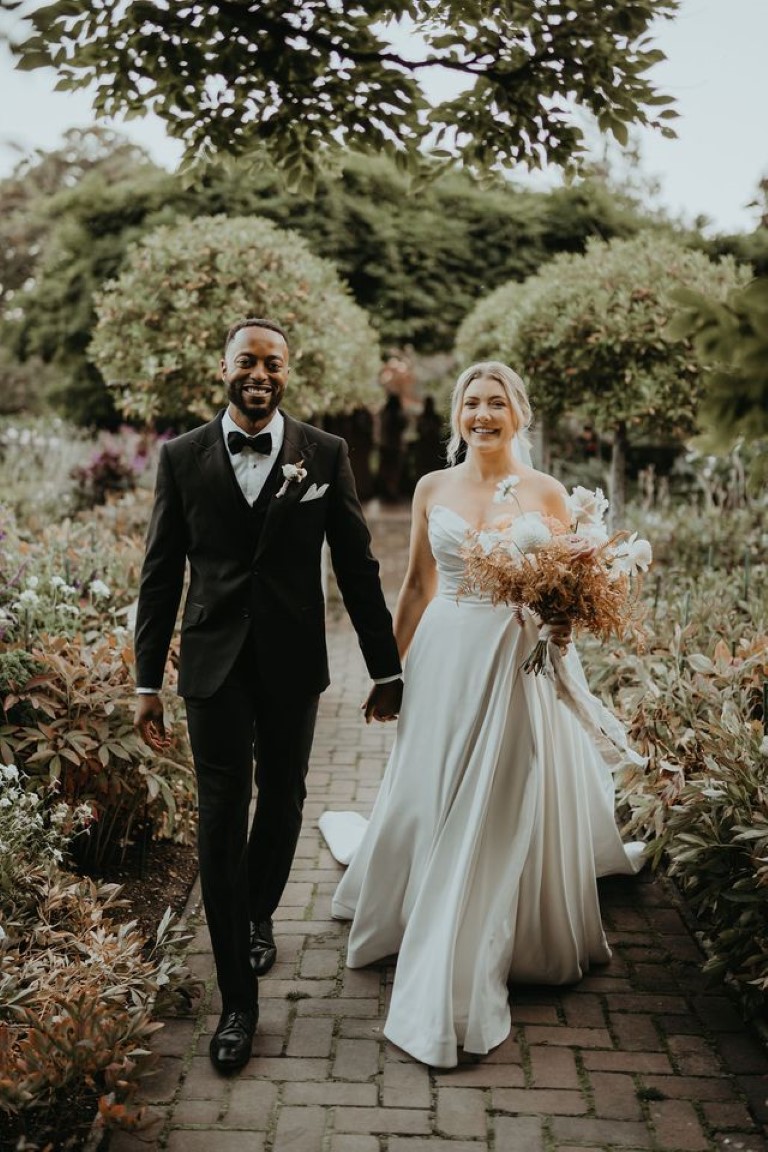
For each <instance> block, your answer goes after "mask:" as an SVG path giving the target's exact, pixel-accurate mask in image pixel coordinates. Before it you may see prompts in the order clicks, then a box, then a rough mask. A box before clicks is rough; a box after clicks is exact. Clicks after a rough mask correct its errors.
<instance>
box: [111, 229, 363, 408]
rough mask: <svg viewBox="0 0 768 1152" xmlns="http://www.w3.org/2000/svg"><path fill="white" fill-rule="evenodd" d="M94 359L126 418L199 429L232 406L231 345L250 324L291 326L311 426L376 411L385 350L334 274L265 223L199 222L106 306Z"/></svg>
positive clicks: (300, 395) (296, 375) (138, 255)
mask: <svg viewBox="0 0 768 1152" xmlns="http://www.w3.org/2000/svg"><path fill="white" fill-rule="evenodd" d="M96 311H97V316H98V322H97V325H96V328H95V331H94V335H93V339H92V341H91V345H90V349H89V354H90V356H91V357H92V359H93V362H94V363H95V364H96V366H97V367H98V369H99V371H100V372H101V373H102V375H103V377H104V379H105V380H106V382H107V384H108V385H109V386H110V387H112V388H114V389H115V392H116V404H117V407H118V408H119V409H120V410H121V411H122V413H123V415H124V416H126V417H128V418H131V419H140V420H143V421H145V422H153V421H157V420H162V421H165V422H170V423H175V424H179V423H181V424H189V423H190V417H192V418H198V419H208V418H209V417H210V416H212V415H213V413H214V412H215V411H216V409H217V408H219V407H221V406H222V404H223V403H224V396H225V393H224V386H223V384H222V382H221V378H220V374H219V360H220V357H221V350H222V342H223V338H224V334H225V332H226V329H227V328H228V327H229V325H230V324H231V323H232V322H233V321H234V320H237V319H240V318H243V317H245V316H270V317H272V318H273V319H276V320H277V321H279V322H280V323H282V324H284V325H285V326H286V328H287V329H288V332H289V337H290V344H291V365H292V369H293V370H292V373H291V382H290V387H289V391H288V394H287V401H288V407H289V408H290V409H291V411H292V412H295V413H296V414H297V415H300V416H303V417H309V416H312V415H314V414H317V415H319V414H325V413H332V412H344V411H349V410H351V409H353V408H355V407H356V406H357V405H360V404H365V403H369V402H372V401H376V400H377V399H378V398H379V392H378V388H377V385H376V375H377V371H378V367H379V350H378V341H377V338H376V335H375V333H374V331H373V329H372V328H371V326H370V324H369V321H368V318H367V315H366V313H365V312H364V311H363V310H362V309H361V308H359V307H358V306H357V305H356V304H355V303H354V301H353V300H352V298H351V296H350V294H349V291H348V289H347V288H346V287H345V285H344V284H343V283H342V282H341V280H340V279H339V277H338V275H337V273H336V269H335V267H334V266H333V265H332V264H331V263H330V262H329V261H327V260H321V259H320V258H319V257H317V256H314V255H313V254H312V252H311V251H310V249H309V247H308V245H307V244H306V243H305V241H303V240H302V239H301V238H300V237H299V236H296V235H295V234H294V233H292V232H286V231H282V230H281V229H279V228H276V227H275V226H274V225H273V224H271V223H270V222H269V221H268V220H263V219H261V218H259V217H251V218H244V217H241V218H235V219H228V218H227V217H225V216H209V217H202V216H201V217H198V218H197V219H196V220H192V221H188V222H185V223H183V224H179V225H174V226H169V227H161V228H158V229H156V230H155V231H154V232H152V233H150V234H149V235H147V236H145V237H144V238H143V239H142V240H141V241H140V242H139V243H138V244H137V245H135V246H134V247H133V248H132V249H131V250H130V251H129V254H128V256H127V258H126V261H125V264H124V266H123V269H122V271H121V273H120V275H119V276H118V278H117V280H115V281H113V282H112V283H110V284H108V285H107V286H106V287H105V288H104V290H103V291H102V292H101V293H100V294H98V295H97V298H96Z"/></svg>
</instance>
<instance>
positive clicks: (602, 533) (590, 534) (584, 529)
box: [573, 520, 608, 544]
mask: <svg viewBox="0 0 768 1152" xmlns="http://www.w3.org/2000/svg"><path fill="white" fill-rule="evenodd" d="M573 535H574V536H578V538H579V539H580V540H586V541H587V542H588V543H589V544H605V542H606V540H607V539H608V530H607V529H606V527H605V525H604V524H601V523H600V522H599V521H597V522H596V521H594V520H584V521H583V522H579V523H578V524H577V525H576V527H575V528H574V530H573Z"/></svg>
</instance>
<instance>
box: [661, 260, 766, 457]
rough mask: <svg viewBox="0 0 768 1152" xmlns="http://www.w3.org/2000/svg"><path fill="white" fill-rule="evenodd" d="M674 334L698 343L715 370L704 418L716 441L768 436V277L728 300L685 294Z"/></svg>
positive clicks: (680, 294) (707, 390)
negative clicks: (738, 437) (739, 437)
mask: <svg viewBox="0 0 768 1152" xmlns="http://www.w3.org/2000/svg"><path fill="white" fill-rule="evenodd" d="M674 299H675V300H676V301H677V302H678V303H679V304H680V305H681V309H680V312H679V313H678V315H677V316H675V317H673V320H672V323H671V324H670V333H671V335H673V336H677V337H678V338H683V337H688V338H690V339H691V340H692V342H693V346H694V348H695V349H696V352H697V354H698V356H699V357H700V358H701V359H702V361H703V362H704V363H705V364H708V365H711V366H713V367H712V369H711V371H710V373H709V375H708V377H707V380H706V386H705V390H704V396H703V400H702V416H703V418H704V421H705V423H706V429H707V432H708V433H709V436H710V439H711V440H712V441H713V442H714V443H716V444H717V445H718V446H719V447H721V448H722V447H730V446H731V444H732V443H733V441H734V439H735V438H736V437H737V436H745V437H747V439H757V438H758V437H761V436H768V276H758V277H756V278H755V279H754V280H752V281H751V283H749V284H747V285H746V286H744V287H741V288H738V289H736V290H734V291H733V292H731V293H730V294H729V295H728V296H727V298H726V299H725V300H723V299H722V298H721V299H718V298H717V297H713V296H712V295H711V294H705V293H702V292H695V291H692V290H691V289H690V288H681V289H680V291H679V292H676V293H675V297H674Z"/></svg>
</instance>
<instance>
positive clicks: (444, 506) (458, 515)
mask: <svg viewBox="0 0 768 1152" xmlns="http://www.w3.org/2000/svg"><path fill="white" fill-rule="evenodd" d="M438 508H442V509H443V510H444V511H445V512H450V513H451V515H452V516H455V517H456V519H457V520H461V522H462V524H465V525H466V526H467V528H469V529H470V530H471V531H472V532H501V531H505V530H506V529H501V528H496V527H495V526H494V525H493V524H483V526H482V527H480V528H476V527H475V526H474V524H470V522H469V520H467V519H465V517H464V516H462V514H461V513H460V512H457V511H456V509H455V508H451V507H450V505H448V504H433V505H432V507H431V508H430V510H429V512H428V513H427V519H428V520H429V519H430V518H431V516H432V513H433V512H435V511H436V510H437V509H438ZM541 515H542V513H541V512H538V511H536V512H520V513H519V514H518V515H517V516H513V517H512V520H513V521H515V520H522V519H523V517H525V516H541ZM506 528H509V524H507V525H506Z"/></svg>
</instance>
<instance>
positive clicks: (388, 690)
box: [361, 680, 403, 724]
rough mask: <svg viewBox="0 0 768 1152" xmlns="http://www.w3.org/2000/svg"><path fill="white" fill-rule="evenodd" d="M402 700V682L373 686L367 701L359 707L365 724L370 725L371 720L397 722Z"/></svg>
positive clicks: (391, 681)
mask: <svg viewBox="0 0 768 1152" xmlns="http://www.w3.org/2000/svg"><path fill="white" fill-rule="evenodd" d="M402 699H403V682H402V680H390V681H388V682H387V683H386V684H374V686H373V688H371V691H370V692H369V693H368V699H367V700H366V701H365V703H364V704H362V705H361V708H362V710H363V712H364V713H365V722H366V724H370V722H371V720H397V717H398V714H399V712H400V704H401V702H402Z"/></svg>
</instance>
